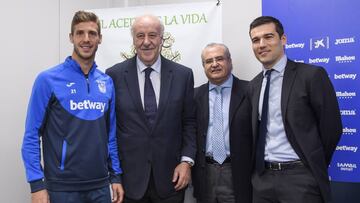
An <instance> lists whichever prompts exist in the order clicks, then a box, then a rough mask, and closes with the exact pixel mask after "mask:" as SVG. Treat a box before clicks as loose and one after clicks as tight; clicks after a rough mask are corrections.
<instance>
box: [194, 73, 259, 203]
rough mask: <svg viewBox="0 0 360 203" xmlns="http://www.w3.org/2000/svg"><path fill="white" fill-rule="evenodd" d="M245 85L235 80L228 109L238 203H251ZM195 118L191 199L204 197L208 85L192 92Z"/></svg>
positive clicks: (232, 166)
mask: <svg viewBox="0 0 360 203" xmlns="http://www.w3.org/2000/svg"><path fill="white" fill-rule="evenodd" d="M247 85H248V82H247V81H243V80H239V79H238V78H236V77H235V76H234V80H233V86H232V91H231V98H230V108H229V133H230V135H229V136H230V137H229V140H230V158H231V169H232V178H233V186H234V192H235V197H236V202H237V203H251V199H252V189H251V167H252V164H251V146H252V136H251V105H250V102H249V100H248V99H247V98H246V92H247ZM195 102H196V112H197V113H196V114H197V135H196V139H197V147H198V151H197V153H196V161H195V166H194V167H193V170H192V172H193V174H192V175H193V185H194V196H195V197H196V198H197V199H198V200H202V199H203V195H205V191H204V189H205V187H206V185H205V184H207V183H206V181H205V180H206V176H207V174H206V173H205V163H206V162H205V152H206V137H207V131H208V124H209V83H207V84H203V85H202V86H200V87H198V88H196V89H195Z"/></svg>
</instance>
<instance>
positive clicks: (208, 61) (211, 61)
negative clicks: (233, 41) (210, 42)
mask: <svg viewBox="0 0 360 203" xmlns="http://www.w3.org/2000/svg"><path fill="white" fill-rule="evenodd" d="M225 60H226V58H225V57H223V56H217V57H215V58H209V59H205V60H204V61H203V63H204V64H205V65H210V64H213V63H214V62H215V63H221V62H223V61H225Z"/></svg>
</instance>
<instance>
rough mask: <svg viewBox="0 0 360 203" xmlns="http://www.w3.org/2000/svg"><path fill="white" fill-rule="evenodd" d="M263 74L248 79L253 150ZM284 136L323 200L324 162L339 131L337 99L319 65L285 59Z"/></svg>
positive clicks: (326, 180) (325, 191)
mask: <svg viewBox="0 0 360 203" xmlns="http://www.w3.org/2000/svg"><path fill="white" fill-rule="evenodd" d="M262 79H263V74H262V73H260V74H258V75H257V76H256V77H255V78H254V79H253V80H252V81H251V82H250V98H251V100H252V101H251V103H252V125H253V135H254V137H253V143H254V145H253V150H254V152H255V149H256V140H257V136H258V132H257V131H258V105H259V97H260V89H261V83H262ZM281 114H282V117H283V123H284V128H285V132H286V136H287V138H288V140H289V142H290V144H291V146H292V147H293V148H294V150H295V152H296V153H297V155H298V156H299V157H300V159H301V160H302V162H304V163H305V165H306V166H307V167H308V168H309V170H310V171H311V172H312V174H313V176H314V178H315V179H316V181H317V183H318V185H319V188H320V192H321V195H322V197H323V199H324V201H325V202H328V201H329V200H330V198H331V194H330V184H329V178H328V172H327V169H328V165H329V164H330V161H331V157H332V155H333V152H334V151H335V148H336V145H337V143H338V141H339V139H340V136H341V134H342V124H341V117H340V111H339V106H338V102H337V99H336V95H335V91H334V88H333V86H332V84H331V81H330V80H329V77H328V74H327V73H326V71H325V69H323V68H322V67H316V66H313V65H308V64H303V63H295V62H293V61H291V60H288V61H287V64H286V67H285V72H284V78H283V84H282V93H281Z"/></svg>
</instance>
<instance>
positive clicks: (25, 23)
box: [0, 0, 261, 203]
mask: <svg viewBox="0 0 360 203" xmlns="http://www.w3.org/2000/svg"><path fill="white" fill-rule="evenodd" d="M195 1H197V2H200V1H208V0H128V1H125V0H92V1H88V0H56V1H55V0H51V1H48V0H37V1H27V0H11V1H6V3H4V1H2V2H1V3H0V19H2V24H1V27H2V29H1V32H0V42H1V43H0V44H1V45H2V48H1V49H0V55H1V60H0V67H1V76H2V77H1V79H2V81H1V83H2V85H0V92H1V94H2V97H1V105H0V119H1V120H0V121H1V122H0V123H1V124H0V125H1V127H0V163H1V170H0V171H1V173H0V180H1V181H0V202H6V203H8V202H9V203H24V202H30V195H29V186H28V184H27V183H26V180H25V173H24V168H23V164H22V160H21V153H20V150H21V143H22V137H23V133H24V120H25V114H26V108H27V103H28V99H29V95H30V92H31V87H32V84H33V81H34V79H35V77H36V75H37V74H38V73H39V72H40V71H42V70H44V69H46V68H48V67H50V66H53V65H55V64H57V63H59V62H61V61H63V60H64V58H65V57H66V56H67V55H69V54H71V51H72V46H71V44H70V43H69V39H68V33H69V31H70V22H71V18H72V16H73V14H74V12H75V11H77V10H79V9H96V8H109V7H123V6H141V5H153V4H165V3H166V4H168V3H185V2H195ZM214 3H216V1H215V0H214ZM222 4H223V39H224V43H225V44H227V45H228V47H229V48H230V51H231V53H232V58H233V63H234V71H233V72H234V73H235V75H237V76H238V77H240V78H242V79H248V80H249V79H251V78H252V77H253V76H255V74H256V73H257V72H259V71H260V65H259V63H258V62H257V61H256V59H255V57H254V56H253V54H252V51H251V48H250V40H249V37H248V26H249V23H250V22H251V20H252V19H254V18H255V17H257V16H259V15H260V14H261V1H260V0H256V1H252V0H242V1H238V0H226V1H225V0H224V1H223V3H222ZM174 6H176V4H175V5H174ZM129 37H130V36H129ZM196 60H200V53H199V57H198V59H196Z"/></svg>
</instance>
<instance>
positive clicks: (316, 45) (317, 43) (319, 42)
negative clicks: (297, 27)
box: [310, 36, 330, 51]
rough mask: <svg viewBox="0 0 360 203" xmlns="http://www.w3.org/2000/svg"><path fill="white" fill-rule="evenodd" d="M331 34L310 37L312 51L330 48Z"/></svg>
mask: <svg viewBox="0 0 360 203" xmlns="http://www.w3.org/2000/svg"><path fill="white" fill-rule="evenodd" d="M329 41H330V38H329V36H324V37H316V38H310V51H314V50H317V49H329V48H330V43H329Z"/></svg>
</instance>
